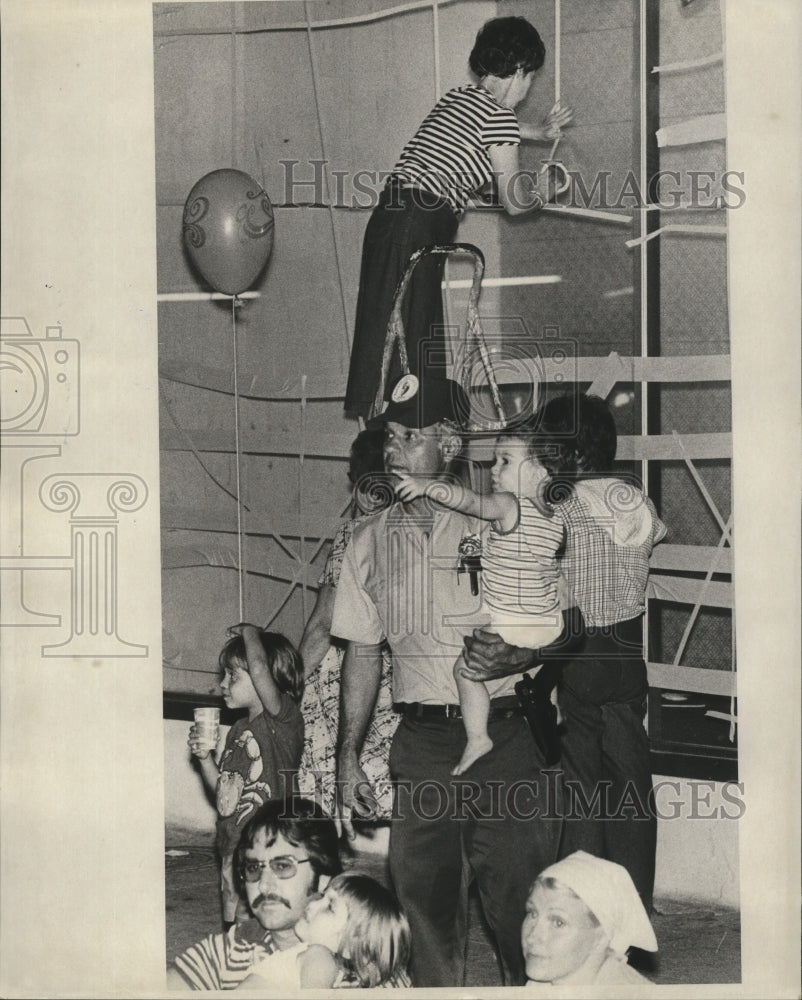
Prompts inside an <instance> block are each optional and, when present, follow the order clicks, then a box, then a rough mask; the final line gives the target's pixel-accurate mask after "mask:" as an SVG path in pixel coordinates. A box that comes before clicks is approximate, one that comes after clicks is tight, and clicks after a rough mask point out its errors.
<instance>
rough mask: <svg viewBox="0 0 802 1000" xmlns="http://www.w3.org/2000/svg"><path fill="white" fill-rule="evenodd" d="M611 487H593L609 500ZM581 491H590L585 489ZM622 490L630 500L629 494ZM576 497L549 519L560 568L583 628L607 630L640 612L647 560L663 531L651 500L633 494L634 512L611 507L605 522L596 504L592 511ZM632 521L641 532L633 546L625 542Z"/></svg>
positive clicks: (597, 483) (630, 508)
mask: <svg viewBox="0 0 802 1000" xmlns="http://www.w3.org/2000/svg"><path fill="white" fill-rule="evenodd" d="M615 482H616V481H612V480H609V479H608V480H596V481H594V487H595V486H598V488H599V490H603V489H606V491H607V492H608V494H609V495H611V496H614V495H615V490H614V489H612V490H611V486H614V484H615ZM578 485H579V486H580V487H583V486H584V485H585V484H582V483H580V484H578ZM620 485H621V487H625V485H626V484H624V483H621V484H620ZM587 486H588V488H591V487H590V483H588V484H587ZM626 489H627V490H628V491H629V493H630V495H631V492H632V491H631V488H629V487H626ZM581 494H582V489H580V490H579V494H578V495H577V494H574V495H572V496H571V497H569V499H567V500H565V501H564V502H563V503H561V504H559V505H558V506H557V508H556V510H555V516H557V517H559V518H560V519H561V520H562V522H563V524H564V525H565V531H566V540H565V554H564V555H563V557H562V559H561V561H560V567H561V569H562V572H563V575H564V576H565V579H566V581H567V583H568V588H569V590H570V591H571V593H572V595H573V598H574V601H575V602H576V604H577V605H578V607H579V609H580V611H581V612H582V615H583V617H584V619H585V624H586V625H592V626H609V625H614V624H615V623H616V622H621V621H628V620H629V619H631V618H637V617H638V616H639V615H641V614H643V612H644V611H645V609H646V584H647V582H648V577H649V557H650V555H651V553H652V549H653V548H654V546H655V545H656V544H657V542H659V541H660V540H661V539H662V538H663V537H664V536H665V534H666V527H665V525H664V524H663V522H662V521H661V520H660V519H659V517H658V516H657V512H656V511H655V508H654V505H653V504H652V502H651V500H650V499H649V498H648V497H647V496H645V495H644V494H642V493H640V492H639V491H638V497H637V504H636V505H635V507H634V508H633V505H632V503H631V502H629V503H628V505H627V510H626V512H622V511H621V510H617V509H616V508H615V506H614V505H613V504H611V505H610V507H609V516H605V517H602V518H600V517H599V512H598V504H597V505H596V509H595V510H594V509H593V508H592V506H591V504H590V503H588V502H585V501H584V500H583V499H582V498H581ZM633 517H634V518H636V519H638V518H639V519H640V521H641V523H642V526H643V529H644V530H642V531H640V532H639V534H638V537H637V542H636V543H635V544H633V543H632V538H631V537H628V536H631V535H632V527H631V522H632V520H633ZM625 522H626V523H625ZM622 540H623V541H622Z"/></svg>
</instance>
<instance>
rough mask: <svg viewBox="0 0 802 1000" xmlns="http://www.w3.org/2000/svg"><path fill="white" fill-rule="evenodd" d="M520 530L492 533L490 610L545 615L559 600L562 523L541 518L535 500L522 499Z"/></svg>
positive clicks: (486, 593) (487, 586)
mask: <svg viewBox="0 0 802 1000" xmlns="http://www.w3.org/2000/svg"><path fill="white" fill-rule="evenodd" d="M519 505H520V516H519V520H518V525H517V527H515V528H513V530H512V531H509V532H507V533H506V534H501V533H500V532H498V531H495V530H493V529H491V531H490V532H489V534H488V537H487V541H486V543H485V548H484V552H483V553H482V587H483V591H482V593H483V598H484V603H485V605H486V606H487V607H488V608H489V609H490V610H491V611H497V612H504V611H507V612H512V613H513V614H515V615H531V616H541V615H543V616H545V615H548V614H549V613H552V612H554V610H555V608H556V607H557V605H558V597H557V576H558V567H557V551H558V549H559V548H560V546H561V544H562V540H563V531H564V529H563V522H562V521H561V520H560V519H559V518H557V517H546V516H545V515H543V514H541V513H540V511H539V510H538V509H537V507H535V505H534V504H533V503H532V501H531V500H527V499H525V498H521V499H520V500H519Z"/></svg>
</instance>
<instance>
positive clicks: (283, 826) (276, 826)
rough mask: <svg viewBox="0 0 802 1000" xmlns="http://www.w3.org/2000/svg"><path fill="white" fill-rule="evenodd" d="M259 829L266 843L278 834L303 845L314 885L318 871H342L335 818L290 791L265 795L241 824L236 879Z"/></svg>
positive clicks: (322, 872) (291, 841)
mask: <svg viewBox="0 0 802 1000" xmlns="http://www.w3.org/2000/svg"><path fill="white" fill-rule="evenodd" d="M260 831H264V835H265V840H266V841H267V846H268V847H269V846H270V845H271V844H273V843H274V842H275V840H276V837H277V836H278V835H279V834H281V836H282V837H283V838H284V839H285V840H286V841H288V842H289V843H290V844H292V845H293V846H294V847H303V849H304V850H305V851H306V853H307V854H308V855H309V859H310V861H311V863H312V870H313V871H314V873H315V876H316V879H315V888H317V879H318V878H319V877H320V876H321V875H338V874H339V873H340V872H341V871H342V865H341V864H340V855H339V850H338V838H337V827H336V826H335V825H334V820H333V819H332V818H331V816H329V815H328V813H326V812H325V811H324V810H323V808H322V807H321V806H319V805H318V804H317V802H313V801H312V800H311V799H304V798H301V796H299V795H289V796H287V797H286V798H283V799H268V800H267V801H266V802H265V803H264V804H263V805H261V806H260V807H259V809H257V810H256V812H255V813H254V814H253V816H251V818H250V819H249V820H248V822H247V823H246V824H245V826H244V827H243V828H242V833H241V835H240V839H239V844H238V845H237V852H236V857H235V865H234V870H235V873H236V875H237V878H238V879H239V878H240V875H239V872H240V869H241V868H242V863H243V861H244V859H245V851H246V850H248V848H252V847H253V844H254V840H255V839H256V835H257V834H258V833H259V832H260Z"/></svg>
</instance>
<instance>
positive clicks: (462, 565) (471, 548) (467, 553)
mask: <svg viewBox="0 0 802 1000" xmlns="http://www.w3.org/2000/svg"><path fill="white" fill-rule="evenodd" d="M481 572H482V540H481V538H480V537H479V536H478V535H474V534H471V535H463V536H462V538H461V539H460V543H459V564H458V566H457V584H459V578H460V575H461V574H462V573H467V574H468V579H469V580H470V581H471V593H472V594H473V595H474V597H475V596H476V595H477V594H478V593H479V574H480V573H481Z"/></svg>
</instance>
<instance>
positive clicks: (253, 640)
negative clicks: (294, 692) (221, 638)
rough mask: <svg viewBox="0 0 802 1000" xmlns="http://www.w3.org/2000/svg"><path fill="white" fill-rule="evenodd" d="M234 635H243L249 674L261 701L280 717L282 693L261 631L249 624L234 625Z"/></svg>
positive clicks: (269, 710)
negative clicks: (271, 669)
mask: <svg viewBox="0 0 802 1000" xmlns="http://www.w3.org/2000/svg"><path fill="white" fill-rule="evenodd" d="M229 632H230V633H231V634H232V635H241V636H242V639H243V641H244V643H245V656H246V658H247V660H248V673H249V674H250V675H251V680H252V681H253V686H254V688H255V690H256V693H257V694H258V695H259V701H261V703H262V704H263V705H264V707H265V708H266V709H267V711H268V712H269V713H270V714H271V715H278V713H279V711H280V709H281V692H280V691H279V689H278V687H277V686H276V682H275V680H274V679H273V674H272V673H271V672H270V664H269V663H268V662H267V657H266V656H265V651H264V647H263V646H262V643H261V641H260V639H259V629H258V628H257V627H256V626H255V625H249V624H247V623H245V624H240V625H234V626H233V627H232V628H230V629H229Z"/></svg>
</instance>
